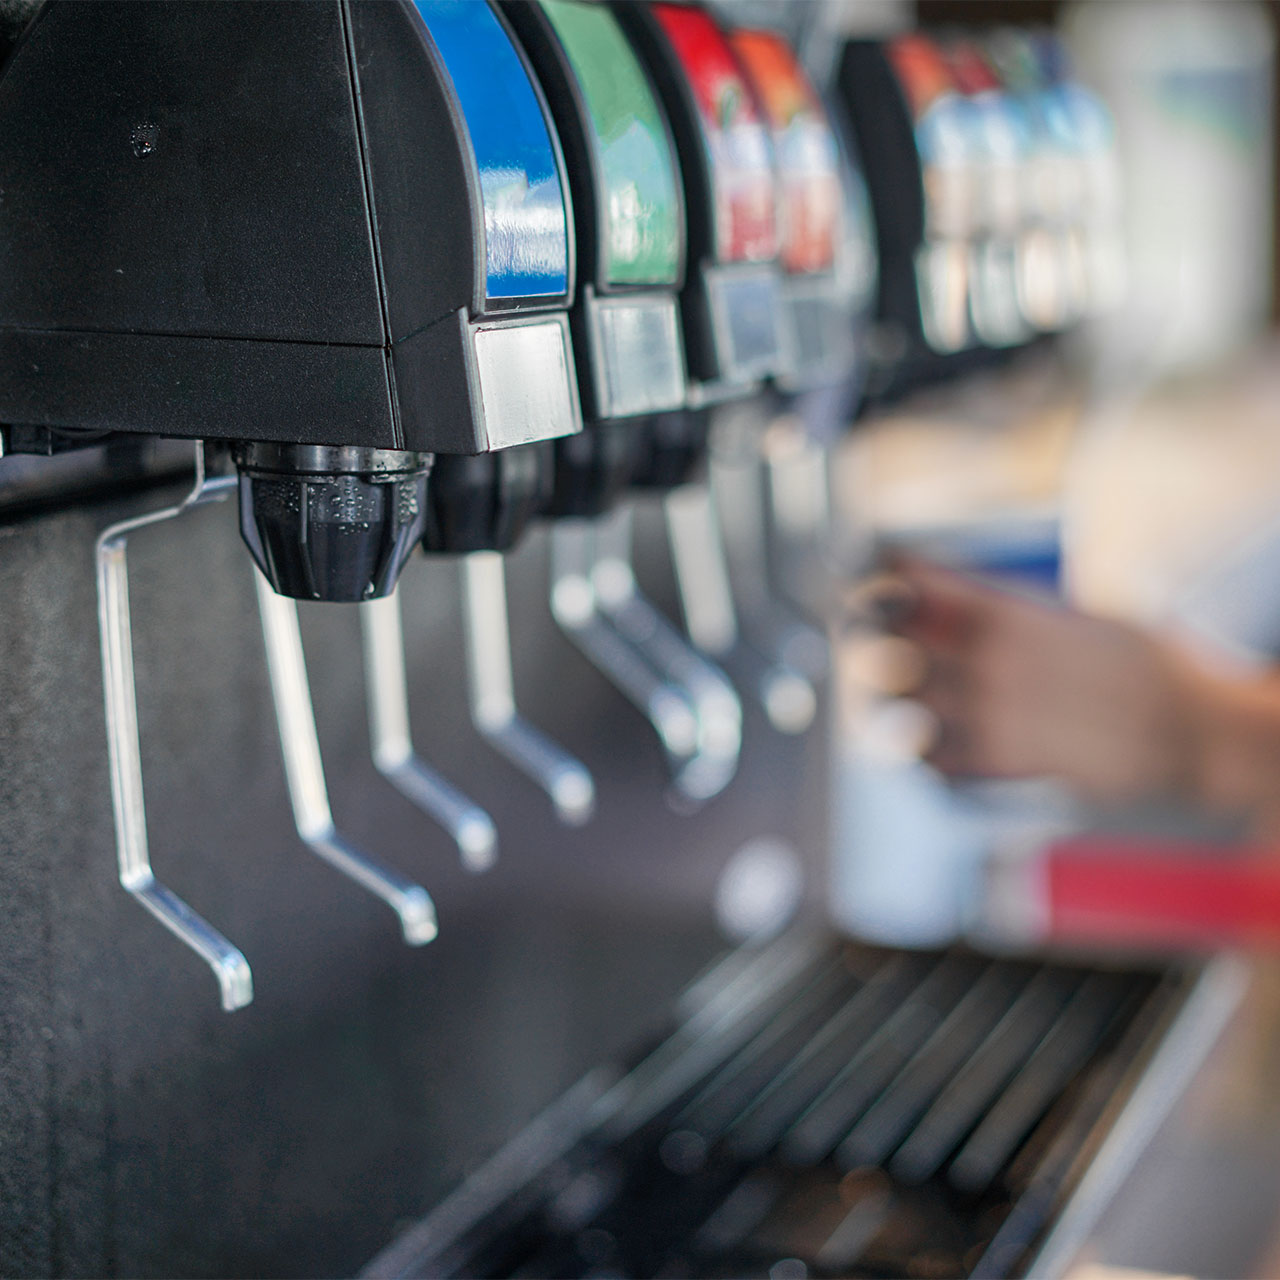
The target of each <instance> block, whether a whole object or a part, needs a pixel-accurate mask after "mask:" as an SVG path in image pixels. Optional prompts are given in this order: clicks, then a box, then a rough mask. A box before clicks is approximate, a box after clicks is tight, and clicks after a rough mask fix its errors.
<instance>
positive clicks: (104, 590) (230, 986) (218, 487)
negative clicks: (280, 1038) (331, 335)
mask: <svg viewBox="0 0 1280 1280" xmlns="http://www.w3.org/2000/svg"><path fill="white" fill-rule="evenodd" d="M235 487H236V474H235V472H234V471H231V472H230V473H229V474H222V473H219V472H217V470H216V463H215V461H214V459H213V458H211V457H209V456H208V455H207V454H206V448H205V446H204V445H203V444H202V443H201V442H200V441H197V442H196V448H195V484H194V485H193V486H192V489H191V492H190V493H189V494H187V496H186V497H185V498H184V499H183V500H182V501H181V502H180V503H178V504H177V506H173V507H166V508H165V509H164V510H161V511H153V512H149V513H148V514H147V515H143V516H136V517H134V518H132V519H129V520H121V521H119V522H118V523H116V524H113V525H110V526H109V527H108V528H106V529H104V530H103V531H102V533H101V534H100V535H99V537H98V542H97V547H96V560H97V583H98V633H99V638H100V641H101V647H102V689H103V701H104V706H105V711H106V725H107V759H108V763H109V766H110V771H111V807H112V812H113V815H114V818H115V833H116V858H117V861H118V863H119V874H120V883H121V885H123V886H124V888H125V889H126V890H128V892H129V893H131V894H133V896H134V897H135V898H137V899H138V901H139V902H141V903H142V905H143V906H144V907H146V908H147V910H148V911H150V912H151V914H152V915H154V916H155V917H156V919H157V920H159V921H160V923H161V924H163V925H164V926H165V928H166V929H168V930H169V931H170V932H171V933H173V934H174V935H175V936H176V937H178V938H179V939H181V940H182V941H183V942H185V943H186V944H187V946H189V947H190V948H191V949H192V950H193V951H194V952H195V953H196V954H197V955H198V956H200V958H201V959H202V960H204V961H205V963H206V964H208V966H209V967H210V968H211V969H212V970H213V973H214V976H215V977H216V978H217V980H218V988H219V991H220V992H221V996H222V1007H223V1008H224V1009H225V1010H227V1012H229V1013H230V1012H232V1011H233V1010H236V1009H242V1008H244V1006H245V1005H247V1004H249V1003H250V1001H252V999H253V975H252V973H251V972H250V969H249V963H248V961H247V960H246V959H245V958H244V955H243V954H242V953H241V952H240V950H239V949H238V948H237V947H235V946H233V945H232V944H231V943H230V942H229V941H228V940H227V939H226V938H225V937H223V936H222V934H221V933H219V932H218V931H217V930H216V929H215V928H214V927H213V926H212V925H210V924H209V923H208V921H206V920H205V919H204V917H203V916H201V915H198V914H197V913H196V912H195V911H193V910H192V909H191V908H190V907H189V906H188V905H187V904H186V903H185V902H184V901H183V900H182V899H181V898H179V897H178V896H177V895H176V894H175V893H173V892H172V891H171V890H169V889H168V888H166V887H165V886H164V885H163V884H161V883H160V881H158V880H157V879H156V877H155V873H154V872H153V871H152V869H151V858H150V853H149V850H148V847H147V815H146V807H145V803H144V800H143V791H142V748H141V743H140V740H139V736H138V693H137V685H136V682H135V680H134V671H133V634H132V626H131V622H130V613H129V569H128V561H127V558H126V552H127V545H128V540H129V536H130V535H131V534H133V533H136V532H137V531H138V530H139V529H144V528H146V527H147V526H149V525H153V524H160V523H161V522H162V521H165V520H172V519H174V518H176V517H177V516H180V515H182V514H183V512H185V511H189V510H191V509H192V508H194V507H198V506H202V505H204V504H205V503H208V502H220V501H222V500H223V499H224V498H226V497H227V496H228V495H229V494H230V493H231V492H232V491H233V490H234V489H235Z"/></svg>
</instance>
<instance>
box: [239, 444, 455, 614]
mask: <svg viewBox="0 0 1280 1280" xmlns="http://www.w3.org/2000/svg"><path fill="white" fill-rule="evenodd" d="M235 459H236V465H237V467H238V468H239V471H240V531H241V534H242V536H243V537H244V540H245V543H246V545H247V546H248V548H249V551H250V552H251V554H252V555H253V558H254V561H255V562H256V563H257V566H258V568H259V569H260V570H261V571H262V573H263V575H264V576H265V577H266V579H267V581H268V582H270V584H271V586H272V588H273V589H274V590H276V591H278V592H279V593H280V594H281V595H284V596H291V597H293V598H294V599H298V600H331V601H345V602H351V603H356V602H359V601H362V600H370V599H374V598H379V597H383V596H386V595H389V594H390V593H391V591H393V590H394V589H395V584H396V581H397V579H398V578H399V577H400V571H401V569H403V568H404V564H405V561H406V560H407V559H408V558H409V555H410V553H411V552H412V551H413V548H414V546H415V545H416V544H417V542H418V539H419V538H420V537H421V536H422V526H423V522H424V521H425V519H426V486H427V475H428V472H429V471H430V468H431V455H430V454H429V453H411V452H407V451H405V450H402V449H369V448H359V447H353V446H349V445H296V444H269V443H265V442H262V441H254V442H250V443H247V444H242V445H240V446H239V447H238V448H237V449H236V451H235Z"/></svg>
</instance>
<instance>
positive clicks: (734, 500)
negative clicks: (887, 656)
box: [711, 424, 829, 682]
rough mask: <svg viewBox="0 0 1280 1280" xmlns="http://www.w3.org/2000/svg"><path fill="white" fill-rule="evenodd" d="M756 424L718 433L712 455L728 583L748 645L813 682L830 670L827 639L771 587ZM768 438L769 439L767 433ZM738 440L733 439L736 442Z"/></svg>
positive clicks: (767, 473) (761, 447) (761, 444)
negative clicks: (730, 585)
mask: <svg viewBox="0 0 1280 1280" xmlns="http://www.w3.org/2000/svg"><path fill="white" fill-rule="evenodd" d="M753 428H754V424H752V425H751V426H748V427H747V428H746V430H745V431H743V432H742V433H740V434H739V433H736V432H735V433H732V435H731V432H730V431H725V432H722V433H721V434H720V436H719V439H718V441H717V447H715V448H713V449H712V452H711V476H712V485H713V487H714V489H715V492H716V495H717V499H718V502H717V513H718V516H719V518H720V521H721V524H722V527H723V529H724V533H725V538H724V545H725V549H726V553H727V563H728V568H729V575H730V582H731V583H732V588H733V595H734V600H735V602H736V604H737V609H738V616H739V621H740V625H741V628H742V631H743V634H744V636H745V638H746V639H747V641H748V643H749V644H751V645H752V647H753V648H755V649H756V650H757V651H758V652H760V653H762V654H765V655H767V656H768V657H769V658H770V659H772V660H773V661H774V662H776V663H777V664H779V665H781V666H784V667H787V668H789V669H790V670H792V671H794V672H796V673H797V674H798V675H801V676H803V677H804V678H806V679H808V680H809V681H811V682H814V681H819V680H822V679H823V678H825V676H826V674H827V670H828V666H829V654H828V650H827V639H826V636H825V635H824V634H823V633H822V631H820V630H819V629H818V628H817V627H816V626H814V625H813V624H812V623H811V622H810V621H809V620H808V619H807V618H805V617H804V616H803V615H802V614H801V613H800V611H799V609H798V608H797V606H796V604H795V603H794V602H793V600H792V599H791V598H790V597H789V596H784V595H782V594H780V593H779V592H777V591H776V590H775V587H774V573H773V563H774V555H773V547H772V546H771V538H770V534H771V532H772V531H771V529H770V524H771V519H770V517H771V514H772V512H771V509H770V504H769V501H768V499H769V492H768V489H769V480H770V478H771V471H772V468H769V467H768V465H767V460H766V456H765V452H766V441H765V439H764V438H763V436H762V433H760V432H759V431H758V430H755V429H753ZM765 434H767V433H765ZM735 436H736V438H734V437H735Z"/></svg>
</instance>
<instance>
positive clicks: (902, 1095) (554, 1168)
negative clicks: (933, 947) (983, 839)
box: [364, 938, 1198, 1280]
mask: <svg viewBox="0 0 1280 1280" xmlns="http://www.w3.org/2000/svg"><path fill="white" fill-rule="evenodd" d="M1197 974H1198V971H1197V970H1196V969H1194V968H1190V967H1181V968H1177V969H1172V970H1171V969H1134V968H1130V969H1099V968H1087V967H1083V966H1078V965H1072V964H1062V963H1039V962H1034V961H1029V960H1008V959H998V960H997V959H990V958H984V957H982V956H980V955H977V954H974V953H972V952H968V951H962V950H953V951H947V952H942V953H937V952H933V953H926V952H894V951H886V950H878V949H871V948H867V947H861V946H853V945H849V944H844V943H837V942H832V941H830V940H825V941H821V940H819V941H815V940H814V939H811V938H808V939H805V938H786V939H782V940H780V941H779V942H777V943H775V944H773V945H772V946H771V947H770V948H768V949H766V950H764V951H755V952H751V953H747V952H738V953H735V954H734V955H733V956H731V957H730V958H729V959H728V960H726V961H724V962H723V963H722V964H721V965H719V966H718V967H717V968H716V969H715V970H713V971H712V972H711V973H709V974H708V975H707V976H706V977H705V978H703V979H701V980H699V981H698V982H697V983H695V984H694V985H693V986H692V987H691V988H690V989H689V990H688V991H687V992H686V994H685V996H684V997H683V998H682V999H681V1001H680V1002H679V1004H678V1006H677V1008H676V1010H675V1011H674V1013H675V1017H674V1030H672V1032H671V1034H670V1035H669V1036H668V1037H667V1038H666V1039H665V1040H663V1041H662V1042H661V1043H660V1044H658V1045H657V1047H656V1048H653V1049H652V1050H651V1051H650V1052H648V1053H647V1054H645V1055H644V1056H641V1057H639V1058H638V1059H637V1060H635V1061H634V1063H633V1064H630V1065H624V1067H623V1068H621V1069H616V1070H610V1069H604V1068H602V1069H601V1070H600V1071H597V1072H594V1073H592V1074H591V1075H590V1076H588V1077H587V1078H586V1079H585V1080H583V1081H582V1082H581V1083H580V1084H579V1085H578V1086H576V1087H575V1089H574V1090H572V1091H571V1092H570V1093H569V1094H568V1095H566V1097H565V1098H563V1099H561V1101H560V1102H558V1103H557V1104H556V1105H555V1106H554V1107H552V1108H551V1109H550V1110H549V1111H548V1112H547V1113H545V1114H544V1115H543V1116H542V1117H541V1118H540V1119H539V1120H538V1121H537V1122H535V1123H534V1124H533V1125H532V1126H531V1127H530V1128H529V1129H528V1130H526V1131H525V1133H523V1134H522V1135H520V1137H519V1138H517V1139H516V1140H515V1141H514V1142H513V1143H512V1144H510V1145H509V1146H508V1147H507V1148H506V1149H505V1150H504V1151H503V1152H501V1153H500V1154H499V1155H498V1156H497V1157H495V1158H494V1160H492V1161H491V1162H490V1163H489V1164H488V1165H487V1166H486V1167H485V1168H483V1169H482V1170H480V1171H479V1172H478V1173H477V1174H476V1175H474V1176H473V1177H472V1178H471V1179H469V1180H468V1182H467V1183H465V1184H464V1185H463V1186H462V1187H461V1188H460V1189H459V1190H458V1191H457V1192H455V1193H454V1194H453V1195H452V1196H450V1197H449V1198H448V1199H447V1200H446V1201H444V1202H443V1203H442V1204H441V1205H440V1206H439V1207H438V1208H437V1209H436V1210H435V1211H434V1212H433V1213H431V1214H430V1215H429V1216H428V1217H427V1218H425V1219H424V1220H423V1221H422V1222H420V1223H419V1224H417V1225H416V1226H415V1227H412V1228H411V1229H410V1230H409V1231H408V1232H406V1233H405V1234H404V1235H403V1236H402V1237H401V1238H400V1239H399V1240H397V1241H396V1242H395V1243H394V1244H392V1245H391V1246H389V1247H388V1248H387V1249H386V1250H385V1251H384V1252H383V1253H382V1254H380V1255H379V1256H378V1257H377V1258H375V1259H374V1260H373V1262H371V1263H370V1264H369V1266H368V1267H367V1268H366V1270H365V1273H364V1274H365V1275H366V1276H370V1277H387V1276H466V1277H481V1276H532V1277H567V1276H590V1277H601V1278H603V1277H648V1276H654V1277H695V1276H696V1277H716V1276H726V1277H728V1276H735V1277H747V1276H761V1277H772V1278H773V1280H801V1278H802V1277H805V1276H815V1277H820V1276H921V1277H930V1276H938V1277H945V1276H957V1275H974V1276H978V1275H982V1276H997V1275H1009V1274H1017V1273H1018V1272H1019V1271H1020V1270H1022V1269H1024V1268H1025V1267H1026V1266H1027V1264H1028V1263H1029V1261H1030V1259H1031V1258H1032V1256H1033V1254H1034V1251H1035V1250H1036V1248H1037V1247H1038V1246H1039V1244H1040V1243H1041V1242H1042V1241H1043V1239H1044V1238H1045V1236H1046V1234H1047V1231H1048V1228H1049V1227H1050V1226H1052V1225H1053V1223H1054V1221H1055V1220H1056V1219H1057V1217H1058V1216H1059V1214H1060V1213H1061V1211H1062V1207H1063V1205H1064V1204H1065V1202H1066V1200H1067V1199H1068V1197H1069V1195H1070V1193H1071V1191H1072V1190H1073V1188H1074V1187H1075V1185H1076V1184H1077V1183H1078V1181H1079V1179H1080V1176H1081V1173H1082V1171H1083V1169H1084V1168H1086V1167H1087V1165H1088V1163H1089V1160H1090V1158H1091V1157H1092V1155H1093V1154H1094V1153H1095V1152H1096V1151H1097V1148H1098V1146H1099V1144H1100V1142H1101V1141H1102V1139H1103V1137H1104V1136H1105V1134H1106V1132H1107V1130H1108V1129H1109V1128H1110V1127H1111V1124H1112V1123H1113V1122H1114V1120H1115V1118H1116V1116H1117V1114H1118V1113H1119V1112H1120V1110H1121V1108H1122V1106H1123V1104H1124V1102H1125V1100H1126V1099H1127V1098H1128V1096H1129V1095H1130V1093H1131V1092H1132V1090H1133V1088H1134V1085H1135V1084H1136V1082H1137V1080H1138V1079H1139V1078H1140V1077H1141V1075H1142V1072H1143V1069H1144V1067H1145V1066H1146V1064H1147V1062H1148V1060H1149V1059H1150V1056H1151V1054H1152V1053H1153V1051H1154V1049H1155V1047H1156V1046H1157V1044H1158V1043H1159V1042H1160V1040H1161V1039H1162V1037H1163V1035H1164V1033H1165V1031H1166V1030H1167V1028H1168V1026H1169V1024H1170V1023H1171V1021H1172V1019H1173V1017H1174V1015H1175V1014H1176V1013H1177V1012H1178V1010H1179V1009H1180V1008H1181V1007H1182V1006H1183V1005H1184V1004H1185V1002H1186V1000H1187V997H1188V994H1189V993H1190V991H1191V990H1192V988H1193V987H1194V985H1195V983H1196V979H1197Z"/></svg>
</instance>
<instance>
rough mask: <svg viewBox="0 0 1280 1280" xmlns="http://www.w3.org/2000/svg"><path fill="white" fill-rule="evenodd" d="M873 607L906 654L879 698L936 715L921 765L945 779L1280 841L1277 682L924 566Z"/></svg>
mask: <svg viewBox="0 0 1280 1280" xmlns="http://www.w3.org/2000/svg"><path fill="white" fill-rule="evenodd" d="M874 595H875V598H876V600H877V602H878V604H879V606H880V613H881V615H882V616H883V617H885V618H886V619H887V620H888V629H889V630H890V631H891V632H892V633H893V634H895V635H896V636H898V637H900V638H901V639H902V640H903V641H905V642H907V645H908V646H910V649H909V653H908V655H907V656H908V658H909V660H908V661H907V662H906V663H905V664H903V663H902V662H899V663H897V664H895V666H896V669H897V671H898V676H897V677H896V681H897V683H896V685H895V687H892V688H886V689H885V690H884V691H886V692H892V693H897V694H900V695H902V696H905V697H909V698H910V699H912V700H913V701H916V702H918V703H920V704H922V705H923V706H924V707H925V708H927V710H928V711H929V712H930V713H931V715H932V718H933V721H934V726H935V732H934V735H933V740H932V743H931V745H930V747H929V748H928V750H927V751H926V753H925V758H926V759H927V760H928V761H929V762H930V763H931V764H932V765H934V766H935V767H936V768H937V769H939V770H940V771H941V772H943V773H944V774H946V775H948V776H950V777H956V778H960V777H979V778H1018V777H1044V776H1048V777H1054V778H1057V779H1060V780H1061V781H1063V782H1065V783H1067V784H1068V785H1070V786H1072V787H1073V788H1074V789H1076V790H1077V791H1078V792H1079V793H1080V794H1081V795H1082V796H1083V797H1085V798H1086V799H1089V800H1093V801H1096V802H1101V803H1107V804H1119V803H1128V802H1138V801H1145V800H1156V799H1160V798H1175V797H1176V798H1178V799H1181V800H1183V801H1187V802H1191V803H1193V804H1197V805H1199V806H1202V807H1203V808H1205V809H1207V810H1210V811H1213V812H1217V813H1222V814H1230V815H1233V816H1238V817H1241V818H1244V819H1245V820H1246V821H1247V822H1248V824H1249V826H1250V829H1251V834H1252V835H1253V836H1254V837H1255V838H1257V839H1259V840H1262V841H1274V842H1277V843H1280V669H1277V670H1275V671H1264V672H1262V673H1259V674H1237V673H1227V672H1224V671H1220V670H1217V669H1215V668H1214V667H1212V666H1211V665H1210V664H1209V663H1208V662H1207V661H1205V659H1204V658H1203V657H1201V656H1200V655H1198V654H1196V653H1195V652H1193V651H1192V650H1191V649H1190V648H1186V647H1183V646H1182V645H1180V644H1179V643H1178V642H1177V641H1175V640H1173V639H1170V638H1168V637H1163V636H1160V635H1158V634H1155V633H1154V632H1151V631H1147V630H1144V629H1142V628H1140V627H1137V626H1134V625H1132V624H1129V623H1123V622H1117V621H1112V620H1109V619H1104V618H1099V617H1093V616H1090V615H1088V614H1085V613H1081V612H1079V611H1077V610H1074V609H1071V608H1069V607H1067V606H1065V605H1060V604H1057V603H1055V602H1052V601H1041V600H1038V599H1032V598H1029V597H1027V596H1025V595H1022V594H1018V593H1016V592H1014V591H1011V590H1006V589H1002V588H1001V587H999V586H997V585H995V584H993V583H991V582H989V581H986V580H983V579H980V578H977V577H974V576H971V575H968V574H964V573H961V572H958V571H955V570H950V569H945V568H942V567H940V566H938V565H935V564H932V563H927V562H924V561H921V560H917V559H904V560H901V561H899V562H897V563H896V565H895V569H894V575H893V578H892V579H891V581H889V582H888V583H883V584H881V585H880V587H879V588H877V589H875V591H874ZM904 671H906V672H907V673H908V674H906V675H905V677H904V676H903V672H904ZM891 683H892V682H891Z"/></svg>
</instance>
